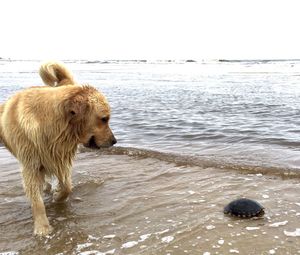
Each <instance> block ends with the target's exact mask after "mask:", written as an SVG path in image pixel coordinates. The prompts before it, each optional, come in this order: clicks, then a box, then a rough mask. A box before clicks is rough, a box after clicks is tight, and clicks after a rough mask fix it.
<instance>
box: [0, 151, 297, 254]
mask: <svg viewBox="0 0 300 255" xmlns="http://www.w3.org/2000/svg"><path fill="white" fill-rule="evenodd" d="M0 169H1V171H0V212H1V214H0V251H1V252H11V253H10V254H18V253H19V254H28V255H29V254H82V255H87V254H98V255H99V254H102V255H103V254H170V255H171V254H174V255H179V254H180V255H181V254H206V255H208V254H297V253H300V223H299V222H300V221H299V219H300V199H299V191H300V183H299V178H295V177H286V178H284V179H283V178H282V177H280V176H274V175H270V174H268V175H266V174H260V173H258V172H253V173H249V172H243V171H234V170H229V169H226V168H218V167H213V166H207V165H203V166H202V167H201V166H193V165H191V164H182V163H181V164H179V163H178V162H176V160H174V162H171V160H163V156H162V157H155V155H152V156H151V154H149V155H148V156H146V155H145V154H139V153H136V152H134V151H132V152H130V151H129V152H128V153H115V154H114V153H111V152H110V153H105V152H104V153H101V155H100V154H99V153H98V152H82V153H79V154H78V155H77V159H76V161H75V164H74V173H73V183H74V190H73V193H72V195H71V197H70V199H69V201H67V202H66V203H63V204H55V203H52V202H51V195H50V194H48V195H45V201H46V207H47V214H48V217H49V218H50V223H51V224H52V226H53V227H54V232H53V233H52V234H51V235H50V236H49V237H48V238H38V237H34V236H33V235H32V233H33V221H32V217H31V210H30V205H29V203H28V201H27V199H26V197H25V196H24V192H23V188H22V181H21V176H20V173H19V165H18V163H17V161H16V160H15V159H14V158H13V157H12V156H11V155H10V154H9V153H8V152H7V151H6V150H5V149H4V148H0ZM239 197H247V198H251V199H255V200H257V201H258V202H260V203H261V204H262V205H263V206H264V207H265V208H266V209H265V211H266V214H265V216H264V217H263V218H262V219H235V218H231V217H227V216H225V215H224V214H223V207H224V206H225V205H226V204H227V203H228V202H230V201H231V200H233V199H236V198H239ZM0 254H1V253H0Z"/></svg>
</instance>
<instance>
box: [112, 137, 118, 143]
mask: <svg viewBox="0 0 300 255" xmlns="http://www.w3.org/2000/svg"><path fill="white" fill-rule="evenodd" d="M116 143H117V139H116V138H115V137H114V138H113V139H112V141H111V144H112V145H114V144H116Z"/></svg>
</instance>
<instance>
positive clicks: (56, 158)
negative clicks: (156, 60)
mask: <svg viewBox="0 0 300 255" xmlns="http://www.w3.org/2000/svg"><path fill="white" fill-rule="evenodd" d="M40 76H41V78H42V80H43V81H44V83H45V84H46V85H48V86H41V87H32V88H28V89H25V90H23V91H21V92H19V93H17V94H15V95H14V96H12V97H11V98H10V99H9V100H7V101H6V102H5V103H4V104H2V105H0V141H1V142H2V143H3V144H4V145H5V146H6V148H7V149H8V150H9V151H10V152H11V153H12V154H13V155H14V156H15V157H16V158H17V159H18V160H19V161H20V163H21V164H22V176H23V183H24V189H25V192H26V195H27V196H28V197H29V199H30V201H31V204H32V212H33V217H34V233H35V234H38V235H47V234H48V233H49V232H50V231H51V226H50V224H49V221H48V219H47V216H46V211H45V206H44V203H43V199H42V189H43V185H45V177H46V176H55V177H56V178H57V179H58V183H59V184H58V188H57V190H56V191H55V192H54V193H53V199H54V200H55V201H63V200H65V199H66V198H67V197H68V195H69V193H70V192H71V189H72V182H71V167H72V161H73V158H74V156H75V153H76V149H77V145H78V144H80V143H82V144H84V145H85V146H87V147H95V148H100V147H108V146H111V145H113V144H114V143H116V140H115V138H114V136H113V133H112V132H111V130H110V128H109V125H108V122H109V118H110V107H109V104H108V102H107V100H106V99H105V97H104V96H103V95H102V94H101V93H100V92H98V91H97V90H96V89H95V88H93V87H91V86H88V85H84V86H82V85H79V84H76V82H75V81H74V79H73V76H72V74H71V72H69V71H68V70H67V68H66V67H65V66H64V65H63V64H62V63H57V62H48V63H45V64H43V65H42V66H41V68H40Z"/></svg>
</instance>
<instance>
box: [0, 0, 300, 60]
mask: <svg viewBox="0 0 300 255" xmlns="http://www.w3.org/2000/svg"><path fill="white" fill-rule="evenodd" d="M0 26H1V30H0V57H11V58H26V59H83V58H84V59H219V58H228V59H257V58H260V59H262V58H264V59H270V58H272V59H274V58H300V35H299V33H300V29H299V27H300V1H299V0H282V1H278V0H182V1H178V0H107V1H102V0H82V1H77V0H73V1H72V0H51V1H50V0H49V1H44V0H2V1H1V4H0Z"/></svg>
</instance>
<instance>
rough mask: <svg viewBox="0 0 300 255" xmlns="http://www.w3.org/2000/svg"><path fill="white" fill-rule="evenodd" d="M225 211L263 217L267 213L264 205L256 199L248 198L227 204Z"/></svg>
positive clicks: (240, 215)
mask: <svg viewBox="0 0 300 255" xmlns="http://www.w3.org/2000/svg"><path fill="white" fill-rule="evenodd" d="M224 213H225V214H228V215H231V216H236V217H242V218H251V217H261V216H263V215H264V214H265V211H264V207H262V206H261V205H260V204H259V203H257V202H256V201H254V200H251V199H247V198H240V199H237V200H234V201H232V202H230V203H229V204H228V205H226V206H225V208H224Z"/></svg>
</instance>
